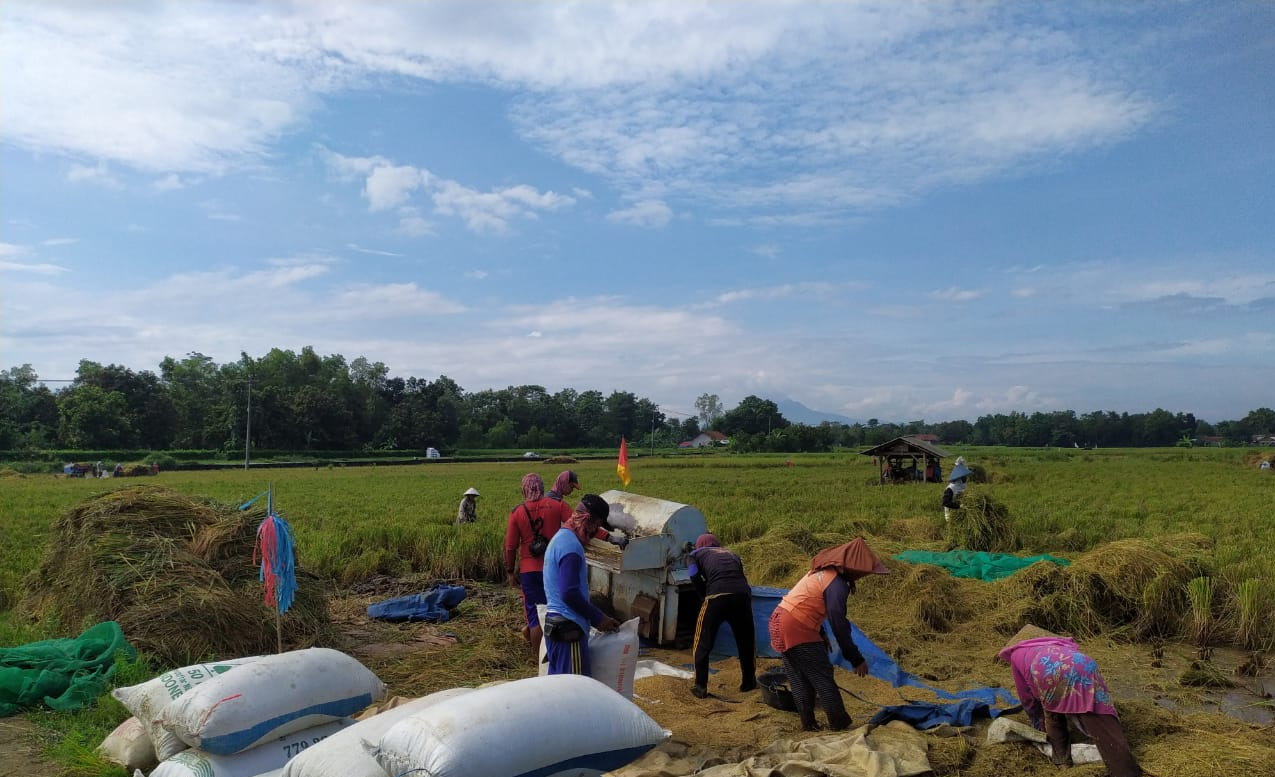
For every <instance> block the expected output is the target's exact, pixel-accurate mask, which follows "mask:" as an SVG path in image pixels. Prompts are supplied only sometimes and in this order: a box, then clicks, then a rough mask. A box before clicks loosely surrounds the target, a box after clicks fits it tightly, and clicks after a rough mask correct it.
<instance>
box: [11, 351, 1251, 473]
mask: <svg viewBox="0 0 1275 777" xmlns="http://www.w3.org/2000/svg"><path fill="white" fill-rule="evenodd" d="M695 406H696V409H697V410H698V411H699V415H698V416H695V417H689V418H681V419H679V418H676V417H672V416H670V415H669V414H666V413H664V412H662V411H661V410H660V408H659V406H658V405H656V404H655V403H654V402H652V401H651V400H650V399H647V398H643V397H638V396H636V395H635V394H633V393H632V392H627V391H613V392H611V393H610V394H609V395H603V394H602V393H601V392H599V391H576V390H574V389H562V390H561V391H558V392H556V393H550V392H548V391H547V390H546V389H545V388H544V387H542V386H536V385H524V386H509V387H507V388H503V389H483V390H480V391H472V392H470V391H465V390H464V389H463V388H462V387H461V386H460V385H458V384H457V383H456V382H455V381H453V380H452V379H450V378H448V377H447V376H445V375H440V376H439V377H438V378H436V379H434V380H428V379H424V378H416V377H409V378H398V377H390V375H389V369H388V368H387V367H386V366H385V365H384V364H383V363H381V362H371V361H368V360H367V359H366V358H364V357H361V356H360V357H358V358H356V359H354V360H352V361H349V362H347V361H346V359H345V357H343V356H341V355H336V354H334V355H328V356H320V355H319V354H317V353H316V352H315V351H314V349H313V348H311V347H308V346H307V347H305V348H303V349H301V351H300V353H294V352H292V351H287V350H281V349H277V348H276V349H273V350H271V351H270V352H269V353H267V354H266V355H264V356H262V357H261V358H258V359H254V358H252V357H251V356H249V355H247V354H241V356H240V358H239V360H238V361H235V362H231V363H227V364H217V363H216V362H214V361H213V360H212V359H211V358H210V357H208V356H205V355H203V354H199V353H191V354H188V355H187V356H186V357H185V358H182V359H174V358H172V357H167V358H165V359H164V360H163V361H161V362H160V365H159V371H158V373H156V372H152V371H149V370H141V371H134V370H132V369H130V368H128V367H123V366H119V365H115V364H111V365H105V366H103V365H102V364H99V363H97V362H93V361H88V360H84V361H81V362H80V365H79V368H78V369H77V370H76V376H75V378H74V380H71V381H69V382H68V383H67V384H66V385H63V386H60V387H58V388H56V389H53V388H50V387H49V386H48V385H47V384H46V383H45V382H42V381H41V380H40V377H39V376H38V375H37V374H36V372H35V371H34V370H33V369H32V368H31V366H30V365H23V366H20V367H12V368H10V369H8V370H4V371H2V372H0V450H9V451H22V450H32V451H35V450H49V449H78V450H122V449H139V448H140V449H149V450H154V451H165V450H222V451H227V452H230V451H241V450H243V449H244V441H245V435H248V436H249V437H250V439H251V446H252V447H254V448H260V449H274V450H292V451H375V450H386V451H389V450H402V451H423V450H424V449H426V448H428V447H434V448H439V449H442V450H445V451H446V450H451V449H456V448H465V449H513V448H522V449H527V450H538V449H567V448H577V449H578V448H609V447H613V446H615V445H616V444H617V443H618V441H619V439H620V437H622V436H623V437H625V438H627V439H629V440H631V441H633V442H634V443H635V444H638V445H651V446H652V447H665V448H666V447H672V446H675V445H676V444H677V443H678V442H680V441H683V440H689V439H692V438H694V437H696V436H697V435H698V434H699V433H700V432H701V430H709V429H711V430H715V431H720V432H722V433H723V434H725V435H727V436H728V437H730V438H731V448H732V449H734V450H761V451H786V452H799V451H821V450H830V449H833V448H836V447H838V446H841V447H859V446H871V445H876V444H878V443H881V442H885V441H887V440H889V439H892V438H894V437H897V436H901V435H905V434H921V433H930V434H936V435H937V436H938V437H939V438H940V440H941V441H943V442H947V443H953V444H959V443H964V444H975V445H1023V446H1047V445H1048V446H1064V447H1071V446H1073V445H1085V446H1088V445H1096V446H1101V447H1116V446H1165V445H1174V444H1177V443H1179V442H1182V441H1184V440H1190V439H1198V438H1201V437H1207V436H1220V437H1223V438H1226V439H1228V440H1230V441H1233V442H1236V443H1241V442H1246V441H1247V440H1248V439H1249V438H1250V436H1251V435H1255V434H1269V433H1271V432H1272V431H1275V411H1272V410H1271V409H1269V408H1261V409H1259V410H1254V411H1252V412H1250V413H1249V414H1248V415H1247V416H1245V417H1244V418H1243V419H1241V420H1238V421H1223V422H1220V423H1217V424H1209V423H1207V422H1205V421H1202V420H1199V419H1196V418H1195V416H1194V415H1192V414H1190V413H1170V412H1168V411H1166V410H1161V409H1157V410H1154V411H1152V412H1149V413H1133V414H1130V413H1115V412H1094V413H1086V414H1083V415H1077V414H1075V413H1074V412H1071V411H1059V412H1052V413H1032V414H1031V415H1027V414H1023V413H1009V414H1008V415H1001V414H998V415H991V416H983V417H981V418H979V419H978V420H977V421H975V422H973V423H970V422H968V421H950V422H942V423H928V424H927V423H926V422H924V421H912V422H907V423H881V422H878V421H877V420H876V419H870V420H869V421H868V422H867V423H866V424H833V423H824V424H820V425H818V426H809V425H804V424H793V423H791V422H790V421H788V420H787V419H785V418H784V417H783V415H782V414H781V413H780V412H779V409H778V407H777V406H776V404H775V403H774V402H773V401H771V400H768V399H763V398H761V397H757V396H748V397H745V398H744V399H743V400H742V401H741V402H740V403H739V404H738V405H737V406H735V407H734V408H731V409H730V410H724V409H723V408H722V405H721V402H720V400H719V399H718V398H717V396H716V395H712V394H704V395H701V396H700V397H699V399H697V400H696V402H695Z"/></svg>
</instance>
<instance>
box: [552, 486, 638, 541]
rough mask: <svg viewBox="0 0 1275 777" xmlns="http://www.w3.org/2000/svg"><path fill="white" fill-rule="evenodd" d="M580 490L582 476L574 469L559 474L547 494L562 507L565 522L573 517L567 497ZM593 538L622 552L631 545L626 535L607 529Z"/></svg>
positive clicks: (600, 530) (601, 530)
mask: <svg viewBox="0 0 1275 777" xmlns="http://www.w3.org/2000/svg"><path fill="white" fill-rule="evenodd" d="M579 488H580V476H579V475H577V474H576V471H575V470H573V469H564V470H563V471H561V472H559V473H558V477H557V478H556V479H555V480H554V481H553V488H551V489H549V490H548V491H547V492H546V493H545V498H546V499H552V500H555V501H557V502H558V504H560V505H561V506H562V508H561V510H562V520H564V521H565V520H566V519H567V518H569V517H570V516H571V506H570V505H568V504H567V501H566V499H565V497H566V496H568V495H569V494H570V493H571V492H572V491H576V490H579ZM593 538H594V539H597V540H602V541H604V542H609V543H611V544H612V545H616V546H618V547H619V548H620V550H624V548H625V547H627V546H628V544H629V538H628V537H626V536H625V535H624V534H612V533H611V532H609V531H607V530H606V529H598V531H597V533H596V534H594V535H593Z"/></svg>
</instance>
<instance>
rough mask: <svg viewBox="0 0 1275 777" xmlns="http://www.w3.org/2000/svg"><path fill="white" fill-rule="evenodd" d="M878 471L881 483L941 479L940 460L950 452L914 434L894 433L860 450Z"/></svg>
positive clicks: (937, 480) (935, 480) (932, 481)
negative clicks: (895, 435) (892, 436)
mask: <svg viewBox="0 0 1275 777" xmlns="http://www.w3.org/2000/svg"><path fill="white" fill-rule="evenodd" d="M863 455H864V456H871V457H872V460H873V461H874V462H875V463H876V465H877V471H878V472H880V473H881V475H880V477H881V483H883V484H884V483H942V482H943V475H942V461H943V459H945V458H947V457H948V456H949V455H950V454H948V452H947V451H945V450H943V449H942V448H940V447H938V446H937V445H934V444H933V443H930V442H926V441H924V440H920V439H917V438H916V437H895V438H894V439H893V440H890V441H889V442H884V443H881V444H880V445H878V446H876V447H875V448H869V449H868V450H866V451H863Z"/></svg>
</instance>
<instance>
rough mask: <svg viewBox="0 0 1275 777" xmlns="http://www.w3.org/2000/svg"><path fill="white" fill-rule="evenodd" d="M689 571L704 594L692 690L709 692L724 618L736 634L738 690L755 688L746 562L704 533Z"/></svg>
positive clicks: (697, 624) (697, 693)
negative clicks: (710, 669) (710, 670)
mask: <svg viewBox="0 0 1275 777" xmlns="http://www.w3.org/2000/svg"><path fill="white" fill-rule="evenodd" d="M687 571H688V572H689V573H690V576H691V581H692V582H694V583H695V587H696V588H697V589H698V590H699V593H700V596H702V597H704V603H703V604H702V605H700V608H699V619H698V620H696V621H695V646H694V648H693V650H692V652H693V654H694V656H695V684H694V685H692V686H691V693H692V694H693V695H694V696H696V697H698V698H700V699H702V698H704V697H705V696H708V655H709V653H711V652H712V650H713V642H714V641H716V639H717V630H718V629H719V628H721V625H722V622H723V621H725V622H726V623H729V624H730V630H731V632H732V633H733V634H734V635H735V650H736V652H737V654H738V655H739V671H740V675H741V677H742V681H741V682H740V684H739V690H741V691H751V690H753V689H754V688H756V687H757V659H756V652H757V645H756V643H755V642H754V640H755V635H754V633H753V589H752V587H751V586H750V585H748V578H746V577H744V562H743V561H742V560H741V559H740V558H739V556H737V555H735V554H734V553H731V552H730V551H729V550H727V549H725V548H723V547H722V546H721V545H720V544H719V543H718V542H717V538H716V537H714V536H713V535H711V534H701V535H700V536H699V538H698V539H696V540H695V550H693V551H691V564H690V568H689V569H688V570H687Z"/></svg>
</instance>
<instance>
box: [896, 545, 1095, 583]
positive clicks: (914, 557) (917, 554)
mask: <svg viewBox="0 0 1275 777" xmlns="http://www.w3.org/2000/svg"><path fill="white" fill-rule="evenodd" d="M895 558H896V559H898V560H899V561H906V562H908V563H909V564H933V565H934V566H936V567H942V568H944V569H946V570H947V571H948V572H950V573H952V577H972V578H974V579H976V580H1000V579H1001V578H1002V577H1009V576H1010V575H1012V574H1014V573H1015V572H1017V571H1018V570H1020V569H1023V568H1024V567H1029V566H1031V565H1032V564H1035V563H1036V562H1037V561H1052V562H1053V563H1055V564H1058V565H1059V566H1064V567H1065V566H1067V565H1068V564H1070V563H1071V562H1070V561H1068V560H1067V559H1065V558H1058V557H1056V556H1051V555H1049V554H1048V553H1042V554H1041V555H1039V556H1011V555H1010V554H1008V553H983V552H976V551H972V550H953V551H950V552H948V553H932V552H930V551H928V550H905V551H903V552H902V553H900V554H898V555H896V556H895Z"/></svg>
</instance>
